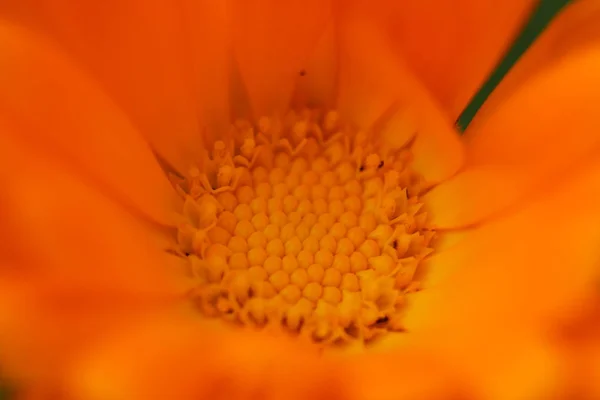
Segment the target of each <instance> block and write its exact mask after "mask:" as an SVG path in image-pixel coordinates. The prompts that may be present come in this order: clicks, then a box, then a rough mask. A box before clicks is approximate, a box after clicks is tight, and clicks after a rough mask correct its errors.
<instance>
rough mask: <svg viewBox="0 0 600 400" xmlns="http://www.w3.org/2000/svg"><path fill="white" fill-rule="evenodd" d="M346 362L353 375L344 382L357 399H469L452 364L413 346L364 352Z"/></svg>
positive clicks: (465, 387)
mask: <svg viewBox="0 0 600 400" xmlns="http://www.w3.org/2000/svg"><path fill="white" fill-rule="evenodd" d="M347 362H348V363H349V364H350V365H351V366H352V367H353V369H352V371H353V372H354V374H355V375H354V376H352V377H351V378H349V379H347V385H348V386H349V388H350V391H351V392H352V393H356V398H359V399H371V400H385V399H419V400H446V399H447V400H450V399H470V398H471V397H470V393H469V392H468V390H469V388H468V387H467V386H466V385H465V382H462V381H461V377H460V376H458V374H457V373H456V372H457V371H456V369H452V367H453V365H452V363H449V362H448V360H443V359H442V357H439V356H438V355H437V354H435V353H429V352H427V351H423V349H421V348H418V347H415V346H413V347H411V348H406V349H403V350H402V351H398V350H395V351H387V352H386V353H383V354H369V353H367V354H364V355H362V356H359V357H351V358H349V359H348V360H347Z"/></svg>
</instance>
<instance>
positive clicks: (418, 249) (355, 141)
mask: <svg viewBox="0 0 600 400" xmlns="http://www.w3.org/2000/svg"><path fill="white" fill-rule="evenodd" d="M230 134H231V135H230V137H229V138H228V139H223V140H219V141H216V142H214V144H213V145H212V147H209V149H210V150H209V151H207V153H206V155H205V158H206V159H205V160H202V162H201V163H199V165H201V166H202V168H199V167H193V168H191V169H190V171H189V173H188V176H187V177H186V178H185V180H184V181H183V182H184V183H182V184H181V185H180V186H179V187H178V188H177V189H178V192H179V193H182V194H185V199H184V200H185V203H184V209H183V216H184V222H183V223H182V224H181V225H180V226H179V228H178V232H177V242H178V247H179V250H180V252H181V254H182V256H185V257H186V259H187V260H188V261H189V265H190V271H191V274H192V276H193V279H195V280H196V281H197V288H198V290H194V291H193V293H191V295H190V296H192V297H193V299H192V300H193V304H195V305H197V306H198V310H199V311H200V312H201V313H202V314H204V315H205V316H207V317H217V318H222V319H224V320H226V321H228V322H231V323H235V324H240V325H251V326H254V327H257V328H263V327H265V326H267V325H269V326H279V327H280V328H281V329H283V330H285V331H289V332H290V333H292V334H295V335H299V336H303V337H308V338H310V339H312V340H313V341H314V342H315V343H318V344H321V345H343V344H346V343H349V342H354V341H362V342H368V341H371V340H373V339H376V338H377V337H380V336H382V335H384V334H386V333H388V332H391V331H401V330H402V316H403V314H404V312H405V307H406V303H407V302H406V301H405V297H406V296H407V295H409V294H410V293H411V292H414V291H416V290H419V288H420V284H419V282H418V280H417V279H416V276H417V272H418V271H419V268H421V265H422V261H423V260H424V259H425V258H426V257H427V256H428V255H430V254H431V252H432V251H433V245H434V242H435V237H436V233H435V232H434V231H433V229H432V228H431V226H430V224H429V220H428V217H427V212H426V210H425V207H424V205H423V204H422V203H421V202H420V200H419V199H420V197H419V195H420V191H421V188H423V187H424V185H423V181H422V179H421V178H420V177H419V176H418V175H417V174H416V173H414V172H413V171H411V170H410V162H411V156H410V149H409V148H403V149H398V150H391V149H389V148H386V149H383V148H379V147H378V146H379V144H378V141H377V140H372V139H371V136H372V135H371V134H370V133H369V134H367V133H365V132H356V131H355V130H353V129H352V128H351V127H349V126H346V125H344V123H343V121H342V120H341V119H340V116H339V114H338V113H337V112H336V111H329V112H326V113H321V112H318V111H313V110H303V111H301V112H290V113H289V115H286V116H285V117H284V118H282V119H277V118H268V117H262V118H260V119H259V121H258V122H257V123H256V124H255V125H254V126H253V125H252V124H251V123H250V122H248V121H243V120H241V121H237V122H236V123H235V124H233V126H232V127H231V131H230Z"/></svg>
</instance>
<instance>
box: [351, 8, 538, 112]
mask: <svg viewBox="0 0 600 400" xmlns="http://www.w3.org/2000/svg"><path fill="white" fill-rule="evenodd" d="M355 3H356V4H357V5H358V6H359V8H360V9H362V10H363V11H362V12H363V13H371V14H372V15H375V16H376V18H378V20H379V21H380V23H381V24H382V26H384V27H385V29H386V32H387V33H388V35H389V36H390V38H391V39H392V43H393V46H394V50H395V52H397V53H398V54H399V55H400V56H401V57H403V58H405V59H406V60H407V61H406V62H407V64H408V65H409V66H410V68H411V69H412V71H413V72H414V74H415V75H416V76H417V77H418V78H419V79H420V80H421V81H422V82H423V84H424V85H425V87H427V88H428V89H429V90H430V91H431V93H432V94H433V95H434V96H435V98H436V100H437V101H438V102H439V104H440V105H441V107H442V108H443V109H444V110H446V112H447V113H448V116H449V117H450V118H452V119H453V118H456V117H457V116H458V115H459V113H460V112H461V111H462V110H463V108H464V107H465V106H466V105H467V103H468V101H469V100H470V98H471V96H473V95H474V94H475V92H476V91H477V90H478V89H479V87H480V85H481V84H483V82H484V80H485V79H486V78H487V76H488V75H489V74H490V73H491V72H492V71H493V69H494V67H495V66H496V63H497V62H499V61H500V59H501V57H502V56H503V55H504V52H505V51H506V50H508V48H509V46H510V44H511V42H512V40H513V39H514V38H515V37H516V35H517V33H518V31H519V29H520V28H521V27H522V26H523V25H524V24H525V21H526V20H527V18H528V17H529V14H530V12H531V11H532V9H533V7H534V6H535V4H536V0H506V1H502V2H497V1H494V0H458V1H452V2H443V1H437V0H414V1H391V0H374V1H371V0H356V1H355Z"/></svg>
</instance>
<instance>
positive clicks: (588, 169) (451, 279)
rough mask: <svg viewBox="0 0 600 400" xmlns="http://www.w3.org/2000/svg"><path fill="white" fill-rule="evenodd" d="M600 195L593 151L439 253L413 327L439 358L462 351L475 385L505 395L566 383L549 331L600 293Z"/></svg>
mask: <svg viewBox="0 0 600 400" xmlns="http://www.w3.org/2000/svg"><path fill="white" fill-rule="evenodd" d="M599 194H600V163H599V162H598V159H597V157H594V158H591V159H589V160H588V163H587V164H586V165H585V166H583V165H582V166H581V168H579V169H578V171H577V172H576V173H574V174H572V176H571V179H569V180H567V181H566V182H563V183H561V184H557V185H555V186H552V187H550V188H547V190H546V191H544V192H543V193H538V195H537V197H536V198H535V199H534V200H532V201H531V202H529V203H528V204H527V205H526V206H525V207H523V208H522V209H521V210H519V211H518V212H515V213H513V214H511V215H509V216H505V217H503V218H500V219H497V220H494V221H492V222H489V223H487V224H485V225H483V226H482V227H480V228H478V229H473V230H470V231H467V232H465V233H464V235H463V237H462V240H459V241H458V242H457V243H456V244H455V245H454V246H451V247H449V248H448V249H446V250H445V251H443V252H440V253H438V254H435V255H434V256H433V257H432V258H431V259H430V261H429V264H428V272H427V276H426V279H425V282H424V290H423V291H422V292H419V293H417V294H415V295H414V296H413V298H412V299H411V301H412V304H411V308H410V309H409V313H408V314H407V320H406V326H407V330H409V331H410V332H411V334H413V335H415V336H416V337H417V338H423V339H427V338H430V339H429V340H430V342H431V343H432V345H433V346H437V348H438V349H439V351H440V354H448V355H449V356H450V357H460V358H461V360H462V361H461V362H462V363H463V365H470V366H471V367H472V371H471V374H473V376H474V378H473V380H472V381H473V382H478V383H480V384H481V385H482V388H481V390H490V391H498V393H504V396H505V397H500V398H515V397H514V394H513V397H511V396H509V394H510V393H506V390H507V389H510V388H511V380H516V382H518V383H515V386H514V387H513V389H515V390H516V389H519V390H523V391H525V393H524V394H527V396H525V397H523V398H533V397H532V395H531V394H530V393H529V392H527V391H528V390H541V389H548V385H549V383H551V382H554V383H556V384H559V383H561V382H560V381H559V380H558V377H555V375H557V376H559V377H561V379H562V378H563V377H564V376H563V373H564V371H562V370H561V369H562V368H563V367H564V366H563V361H562V359H561V356H560V353H559V352H558V349H557V344H556V343H553V340H552V339H551V337H550V336H551V333H552V331H553V330H556V329H557V328H558V326H559V325H560V324H561V322H562V320H564V318H565V316H568V315H570V314H571V313H573V312H574V311H575V310H577V308H578V307H580V305H581V304H582V302H583V301H584V300H586V299H588V298H589V294H590V293H595V292H597V282H598V279H599V278H600V249H599V247H598V243H599V241H600V206H599V205H600V198H599ZM440 332H444V335H443V338H444V340H440V338H439V335H440ZM528 363H533V364H531V365H530V364H528ZM523 365H527V367H526V368H525V369H523V368H517V366H521V367H522V366H523ZM519 371H520V372H519ZM536 382H537V383H536ZM534 383H536V384H534ZM540 398H547V397H545V396H541V397H540Z"/></svg>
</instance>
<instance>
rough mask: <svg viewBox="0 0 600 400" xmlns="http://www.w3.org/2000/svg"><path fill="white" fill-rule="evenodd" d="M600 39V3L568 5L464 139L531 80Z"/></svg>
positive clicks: (587, 2)
mask: <svg viewBox="0 0 600 400" xmlns="http://www.w3.org/2000/svg"><path fill="white" fill-rule="evenodd" d="M599 39H600V3H599V2H597V1H593V0H592V1H574V2H569V4H568V5H567V6H566V7H565V8H564V9H563V10H562V11H561V12H560V13H559V14H558V15H557V16H556V17H554V19H553V20H552V22H551V23H550V25H549V26H548V27H547V28H546V30H545V31H544V32H542V34H541V35H540V36H539V37H537V38H536V40H535V42H533V44H532V46H531V47H530V48H529V49H527V51H526V52H525V54H524V55H523V56H522V57H521V58H520V59H519V61H518V62H517V63H516V64H515V66H514V67H513V68H512V69H511V70H510V72H509V73H508V74H507V75H506V77H504V78H503V79H502V82H501V83H500V85H498V87H497V88H496V89H494V91H493V92H492V94H491V95H490V97H489V98H488V99H487V100H486V102H485V103H484V104H483V106H482V107H481V108H480V109H479V111H478V112H477V116H476V118H475V120H474V121H473V123H472V125H471V126H470V128H469V129H467V131H466V132H465V136H466V137H469V136H470V135H471V133H476V132H477V128H475V126H476V125H477V124H478V121H479V119H481V120H485V119H486V118H488V115H489V114H490V113H494V111H495V110H496V109H497V108H498V107H499V105H500V104H501V103H502V102H503V101H506V99H507V98H509V97H510V96H511V95H512V93H513V92H514V91H515V90H518V88H519V86H521V85H523V84H526V82H527V80H528V79H531V78H532V77H534V76H535V75H536V74H538V73H540V72H541V71H543V70H545V69H547V68H548V67H554V66H555V65H556V64H557V63H559V62H561V61H562V60H564V59H565V58H568V57H570V56H571V55H572V53H573V52H575V51H581V50H582V49H585V48H586V47H588V46H593V45H594V43H598V40H599Z"/></svg>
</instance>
